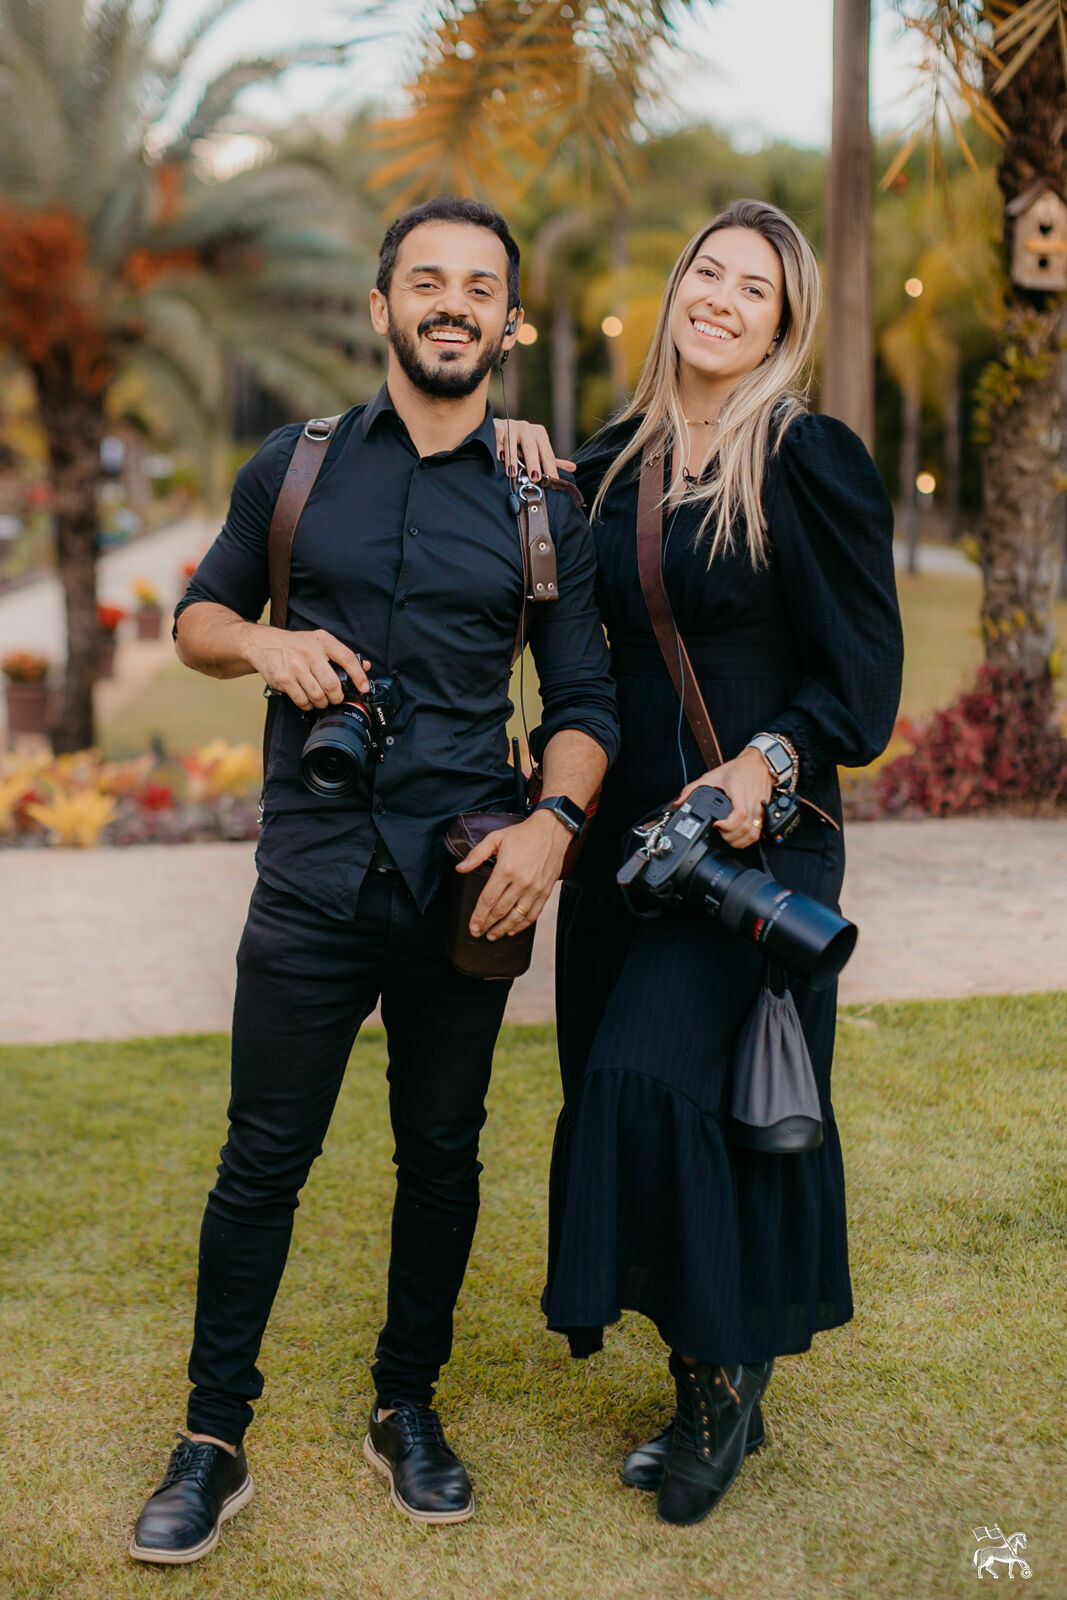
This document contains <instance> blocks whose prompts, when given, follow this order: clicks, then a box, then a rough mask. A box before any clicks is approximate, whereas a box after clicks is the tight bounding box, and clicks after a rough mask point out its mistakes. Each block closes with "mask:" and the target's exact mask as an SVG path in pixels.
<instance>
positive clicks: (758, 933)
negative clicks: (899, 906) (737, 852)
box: [687, 851, 857, 989]
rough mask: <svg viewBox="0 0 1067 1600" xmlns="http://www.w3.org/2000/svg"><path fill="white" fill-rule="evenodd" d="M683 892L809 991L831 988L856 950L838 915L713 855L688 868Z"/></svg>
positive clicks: (852, 933) (851, 929)
mask: <svg viewBox="0 0 1067 1600" xmlns="http://www.w3.org/2000/svg"><path fill="white" fill-rule="evenodd" d="M687 889H688V898H690V899H695V898H697V897H698V896H700V897H702V898H703V900H704V904H705V906H706V907H707V909H708V910H709V911H711V912H712V913H713V915H716V916H718V917H719V918H720V919H721V920H722V922H723V924H724V926H725V927H727V928H730V929H731V930H732V931H733V932H735V933H739V934H740V935H741V937H742V938H743V939H748V940H749V941H750V942H751V943H752V944H758V945H759V946H760V947H761V949H762V950H763V951H764V952H765V954H766V955H767V957H768V958H769V959H770V960H771V961H776V962H777V963H778V964H779V965H780V966H783V967H785V968H786V969H787V970H788V971H790V972H795V973H796V974H797V975H798V976H799V977H801V978H803V979H805V981H806V982H807V983H809V984H810V985H811V987H812V988H813V989H825V988H826V986H827V984H829V983H832V982H833V980H834V978H836V977H837V975H838V973H839V972H840V971H841V968H842V967H843V966H844V965H845V962H846V961H847V960H848V958H849V956H850V955H851V954H852V952H853V950H854V949H855V947H856V937H857V929H856V926H855V924H854V923H851V922H848V921H847V920H846V919H845V918H844V917H843V916H841V915H840V913H839V912H837V911H833V910H831V908H830V907H829V906H824V905H821V904H820V903H819V901H818V900H811V899H809V897H808V896H807V895H806V894H798V893H797V891H796V890H795V889H787V888H785V887H784V885H783V884H780V883H778V882H777V881H776V880H775V879H774V878H771V877H769V876H768V875H767V873H765V872H758V871H757V870H756V869H755V868H754V867H743V866H740V865H739V864H738V863H736V862H734V861H731V860H730V859H729V858H728V857H726V856H721V855H719V854H718V853H717V852H715V851H709V853H708V854H707V855H706V856H705V857H704V858H703V860H702V861H700V862H699V863H698V864H697V866H696V867H695V868H694V870H693V873H692V875H691V878H690V881H689V884H688V885H687Z"/></svg>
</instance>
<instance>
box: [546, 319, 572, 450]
mask: <svg viewBox="0 0 1067 1600" xmlns="http://www.w3.org/2000/svg"><path fill="white" fill-rule="evenodd" d="M577 378H578V335H577V331H576V329H575V326H574V307H573V306H572V305H571V302H570V298H569V296H568V294H567V293H566V291H564V292H563V293H562V294H560V296H559V298H558V299H557V301H556V304H555V308H554V310H553V313H552V442H553V444H554V445H555V447H556V449H557V450H558V451H559V453H560V455H561V456H564V457H565V458H566V459H567V460H568V461H569V460H570V459H571V457H572V456H573V453H574V398H575V389H576V386H577Z"/></svg>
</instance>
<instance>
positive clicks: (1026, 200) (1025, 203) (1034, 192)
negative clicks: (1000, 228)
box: [1004, 178, 1067, 217]
mask: <svg viewBox="0 0 1067 1600" xmlns="http://www.w3.org/2000/svg"><path fill="white" fill-rule="evenodd" d="M1046 189H1048V190H1049V191H1050V192H1051V193H1052V194H1054V195H1055V196H1056V199H1057V200H1058V201H1059V202H1060V205H1061V206H1062V205H1067V200H1065V199H1064V198H1063V195H1062V194H1061V193H1060V191H1059V190H1058V189H1057V188H1056V185H1055V184H1054V183H1052V182H1051V181H1050V180H1049V179H1048V178H1038V180H1037V182H1036V183H1032V184H1031V185H1030V187H1029V189H1024V190H1023V192H1022V194H1017V195H1016V196H1015V199H1014V200H1009V201H1008V204H1007V205H1006V206H1005V207H1004V210H1005V211H1006V212H1007V214H1008V216H1009V217H1018V216H1021V215H1022V213H1023V212H1024V211H1029V209H1030V207H1031V206H1032V205H1033V203H1034V201H1035V200H1037V199H1039V198H1040V196H1041V195H1043V194H1044V193H1045V190H1046Z"/></svg>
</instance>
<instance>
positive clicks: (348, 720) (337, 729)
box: [300, 672, 400, 799]
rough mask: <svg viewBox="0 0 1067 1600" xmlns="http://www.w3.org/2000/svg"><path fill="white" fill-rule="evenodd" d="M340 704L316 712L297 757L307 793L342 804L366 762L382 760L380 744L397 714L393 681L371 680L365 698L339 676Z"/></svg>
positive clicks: (360, 778)
mask: <svg viewBox="0 0 1067 1600" xmlns="http://www.w3.org/2000/svg"><path fill="white" fill-rule="evenodd" d="M337 676H338V678H339V679H340V681H341V692H342V694H343V695H344V699H343V700H342V701H341V703H340V705H329V706H327V707H326V709H325V710H324V711H320V712H319V713H318V715H317V716H316V718H315V722H314V725H313V727H312V729H311V732H310V733H309V734H308V736H307V739H306V740H305V741H304V749H303V751H302V753H301V756H300V776H301V778H302V779H303V780H304V784H305V785H306V787H307V788H308V789H310V790H311V792H312V794H318V795H323V796H325V797H328V798H330V799H343V798H344V797H345V796H346V795H350V794H354V793H355V791H356V790H357V789H358V788H359V786H360V784H361V782H362V781H363V779H364V776H365V774H366V771H367V765H368V762H369V761H370V759H371V757H372V756H374V757H376V758H377V759H378V760H379V761H382V760H384V757H385V750H384V740H385V736H386V734H387V733H388V731H389V729H390V727H391V726H392V723H393V721H394V719H395V717H396V714H397V712H398V711H399V710H400V695H399V692H398V690H397V687H396V684H395V683H394V681H393V679H392V678H372V679H371V680H370V686H369V688H368V689H367V690H366V692H365V693H363V692H361V691H360V690H358V689H357V688H356V686H355V684H354V683H353V682H352V680H351V678H350V677H349V676H348V674H347V673H346V672H338V674H337Z"/></svg>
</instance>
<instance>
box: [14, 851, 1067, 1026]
mask: <svg viewBox="0 0 1067 1600" xmlns="http://www.w3.org/2000/svg"><path fill="white" fill-rule="evenodd" d="M848 849H849V873H848V880H847V882H846V885H845V897H844V905H845V910H846V912H847V913H848V915H849V916H851V917H852V918H853V920H855V921H856V922H857V923H858V924H859V927H860V941H859V945H858V947H857V950H856V954H855V955H854V957H853V958H852V961H851V962H850V964H849V966H848V967H847V968H846V969H845V973H844V975H843V978H842V984H841V999H842V1002H843V1003H846V1004H855V1003H862V1002H867V1001H876V1000H895V999H935V998H945V997H951V996H957V995H961V996H962V995H973V994H988V993H994V994H995V993H1006V992H1020V993H1021V992H1027V991H1033V990H1042V989H1062V988H1067V826H1065V825H1064V823H1063V822H1060V821H1033V822H1031V821H1026V820H1022V819H1011V820H1007V821H1002V820H995V821H989V820H966V821H952V822H933V821H923V822H865V823H854V824H853V825H852V826H851V827H850V829H849V831H848ZM254 879H255V873H254V868H253V864H252V847H251V846H250V845H247V844H203V845H180V846H176V845H169V846H168V845H144V846H136V847H131V848H129V849H123V850H95V851H90V852H85V853H81V852H78V851H74V850H32V851H0V905H3V907H4V912H5V915H4V917H3V920H2V924H0V970H2V971H3V973H4V976H5V982H4V985H3V992H2V995H0V1043H7V1044H13V1043H30V1042H32V1043H49V1042H52V1041H56V1040H62V1039H112V1038H129V1037H135V1036H137V1035H140V1034H168V1033H183V1032H200V1031H216V1030H219V1031H223V1030H225V1029H227V1028H228V1027H229V1021H230V1008H231V1004H232V998H233V974H234V953H235V951H236V948H237V941H238V937H239V935H240V930H241V925H242V923H243V921H244V915H245V909H246V906H247V902H248V896H249V894H250V892H251V889H252V884H253V882H254ZM553 909H554V908H553ZM552 920H553V919H552V916H551V915H546V917H545V918H544V919H543V921H542V926H541V928H540V930H539V933H538V939H537V944H536V946H535V959H534V964H533V967H532V969H531V971H530V972H529V973H528V974H527V976H526V977H525V978H521V979H520V980H519V981H518V982H517V983H516V985H515V987H514V990H513V991H512V996H511V1000H510V1003H509V1008H508V1018H509V1020H511V1021H513V1022H540V1021H551V1019H552V949H553V940H552Z"/></svg>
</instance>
